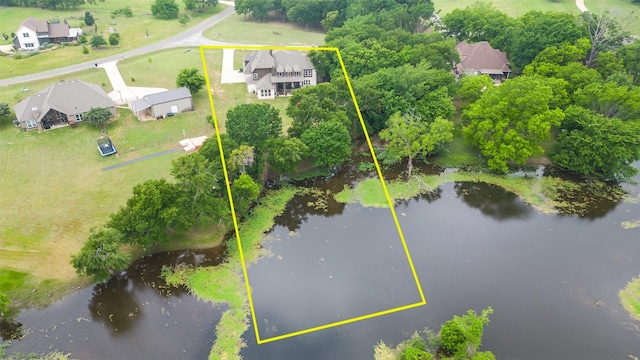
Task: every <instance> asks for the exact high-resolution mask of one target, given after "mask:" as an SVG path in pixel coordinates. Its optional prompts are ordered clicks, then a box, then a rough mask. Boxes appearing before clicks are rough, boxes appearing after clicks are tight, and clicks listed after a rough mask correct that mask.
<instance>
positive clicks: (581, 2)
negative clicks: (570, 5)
mask: <svg viewBox="0 0 640 360" xmlns="http://www.w3.org/2000/svg"><path fill="white" fill-rule="evenodd" d="M576 6H577V7H578V9H580V11H582V12H587V11H589V9H587V7H586V6H584V0H576Z"/></svg>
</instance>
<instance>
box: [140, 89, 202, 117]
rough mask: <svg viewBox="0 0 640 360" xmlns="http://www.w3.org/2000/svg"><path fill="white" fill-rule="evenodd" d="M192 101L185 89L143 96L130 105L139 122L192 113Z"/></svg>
mask: <svg viewBox="0 0 640 360" xmlns="http://www.w3.org/2000/svg"><path fill="white" fill-rule="evenodd" d="M192 110H193V99H192V98H191V93H190V92H189V90H188V89H187V88H185V87H181V88H178V89H174V90H168V91H163V92H159V93H155V94H150V95H145V96H144V97H143V98H142V99H140V100H137V101H134V102H133V103H131V111H132V112H133V113H134V114H136V116H137V117H138V119H140V120H151V119H160V118H163V117H166V116H167V114H170V115H173V114H176V113H180V112H185V111H192Z"/></svg>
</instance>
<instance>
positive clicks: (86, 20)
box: [84, 11, 96, 26]
mask: <svg viewBox="0 0 640 360" xmlns="http://www.w3.org/2000/svg"><path fill="white" fill-rule="evenodd" d="M84 23H85V25H87V26H93V24H95V23H96V21H95V19H94V18H93V15H92V14H91V13H90V12H88V11H85V12H84Z"/></svg>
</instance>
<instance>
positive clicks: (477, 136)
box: [462, 76, 564, 172]
mask: <svg viewBox="0 0 640 360" xmlns="http://www.w3.org/2000/svg"><path fill="white" fill-rule="evenodd" d="M553 101H554V93H553V89H552V88H551V87H550V86H547V85H545V84H544V83H543V81H542V80H541V79H538V78H534V77H528V76H521V77H518V78H515V79H509V80H507V81H505V82H504V83H503V84H502V85H500V86H496V87H493V88H490V89H488V90H487V91H485V92H484V93H483V94H482V97H481V98H480V99H479V100H478V101H476V102H475V103H473V104H472V105H471V106H470V107H469V108H468V109H467V110H465V111H464V112H463V113H462V119H463V121H464V122H465V123H466V124H467V126H466V127H465V128H464V134H465V137H466V138H467V139H468V140H469V141H470V142H471V143H472V144H474V145H476V146H478V148H479V149H480V153H481V154H482V155H483V156H484V157H485V158H487V159H488V161H487V163H488V165H489V168H490V169H492V170H496V171H501V172H506V171H507V170H508V166H507V163H508V162H514V163H516V164H524V163H525V161H526V160H527V159H528V158H529V157H531V156H534V155H539V154H542V153H544V150H543V149H542V147H541V146H540V144H541V143H542V142H543V141H546V140H548V139H549V138H550V135H551V127H552V126H557V125H560V122H561V121H562V119H563V118H564V114H563V112H562V110H560V109H557V108H551V107H550V104H552V103H553Z"/></svg>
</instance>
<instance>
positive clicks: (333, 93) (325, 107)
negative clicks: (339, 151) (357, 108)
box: [286, 83, 353, 137]
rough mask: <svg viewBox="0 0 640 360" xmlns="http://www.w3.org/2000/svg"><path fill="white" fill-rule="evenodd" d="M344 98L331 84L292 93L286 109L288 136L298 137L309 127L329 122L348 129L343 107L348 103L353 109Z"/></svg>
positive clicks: (309, 87) (348, 99) (347, 119)
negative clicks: (333, 121)
mask: <svg viewBox="0 0 640 360" xmlns="http://www.w3.org/2000/svg"><path fill="white" fill-rule="evenodd" d="M347 96H348V95H347ZM344 97H345V96H344V94H342V93H341V92H340V91H339V90H338V87H337V86H335V85H334V84H333V83H322V84H318V85H316V86H308V87H304V88H302V89H298V90H296V91H294V92H293V94H292V95H291V97H290V98H289V105H288V106H287V109H286V112H287V115H288V116H289V117H290V118H291V119H292V123H291V126H290V127H289V129H288V130H287V132H288V134H289V136H293V137H300V136H301V135H302V133H304V132H305V131H306V130H307V129H309V128H310V127H312V126H315V125H317V124H319V123H321V122H326V121H330V120H335V121H338V122H340V123H342V124H344V125H345V126H347V128H350V127H351V121H350V120H349V118H348V117H347V112H346V111H345V105H346V104H347V103H350V104H349V105H351V107H352V108H353V102H352V101H350V97H349V98H347V99H345V98H344Z"/></svg>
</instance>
